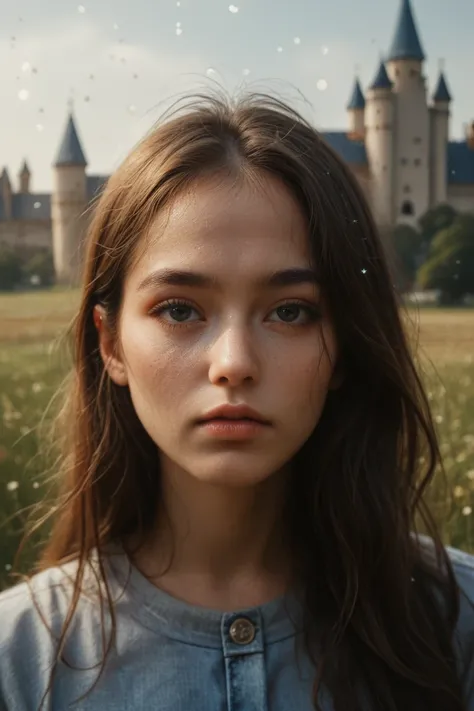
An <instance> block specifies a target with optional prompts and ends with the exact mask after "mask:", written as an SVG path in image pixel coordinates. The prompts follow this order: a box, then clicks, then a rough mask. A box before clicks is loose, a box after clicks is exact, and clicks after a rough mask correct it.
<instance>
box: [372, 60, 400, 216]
mask: <svg viewBox="0 0 474 711" xmlns="http://www.w3.org/2000/svg"><path fill="white" fill-rule="evenodd" d="M393 124H394V97H393V93H392V83H391V81H390V79H389V78H388V75H387V71H386V69H385V65H384V63H383V62H381V63H380V67H379V70H378V72H377V75H376V77H375V79H374V81H373V82H372V84H371V85H370V87H369V90H368V92H367V100H366V104H365V148H366V151H367V158H368V161H369V165H370V171H371V178H372V180H371V187H370V190H371V202H372V210H373V212H374V216H375V219H376V221H377V223H378V224H379V225H381V226H383V227H387V226H391V225H392V224H393V221H394V214H393V213H394V207H393V174H394V164H393V159H394V136H393Z"/></svg>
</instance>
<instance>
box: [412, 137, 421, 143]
mask: <svg viewBox="0 0 474 711" xmlns="http://www.w3.org/2000/svg"><path fill="white" fill-rule="evenodd" d="M413 143H421V138H420V137H419V136H417V137H416V138H414V139H413Z"/></svg>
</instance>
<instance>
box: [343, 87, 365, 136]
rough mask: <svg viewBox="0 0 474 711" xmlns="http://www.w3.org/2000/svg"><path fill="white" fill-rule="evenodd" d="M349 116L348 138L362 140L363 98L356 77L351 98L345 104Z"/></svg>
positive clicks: (363, 130) (363, 120) (363, 122)
mask: <svg viewBox="0 0 474 711" xmlns="http://www.w3.org/2000/svg"><path fill="white" fill-rule="evenodd" d="M347 113H348V116H349V138H351V139H352V140H353V141H362V140H363V139H364V136H365V116H364V114H365V98H364V94H363V93H362V89H361V86H360V82H359V80H358V79H356V81H355V84H354V90H353V92H352V96H351V99H350V101H349V103H348V105H347Z"/></svg>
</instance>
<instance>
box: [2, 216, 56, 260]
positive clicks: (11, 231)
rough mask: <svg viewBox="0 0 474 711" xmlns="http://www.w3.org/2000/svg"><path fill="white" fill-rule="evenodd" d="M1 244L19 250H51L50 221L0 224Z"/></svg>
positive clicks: (6, 222) (15, 221)
mask: <svg viewBox="0 0 474 711" xmlns="http://www.w3.org/2000/svg"><path fill="white" fill-rule="evenodd" d="M0 244H3V245H6V246H8V247H11V248H12V249H15V250H19V251H20V252H21V251H22V249H25V248H28V249H30V248H32V249H51V248H52V226H51V221H50V220H37V221H33V220H30V221H27V220H8V221H2V222H0Z"/></svg>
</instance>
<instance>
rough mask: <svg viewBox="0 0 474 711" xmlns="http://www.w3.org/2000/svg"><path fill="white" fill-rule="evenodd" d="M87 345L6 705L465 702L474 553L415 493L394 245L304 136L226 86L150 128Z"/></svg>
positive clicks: (193, 708)
mask: <svg viewBox="0 0 474 711" xmlns="http://www.w3.org/2000/svg"><path fill="white" fill-rule="evenodd" d="M74 334H75V345H74V349H75V351H74V368H73V377H72V381H71V388H70V392H69V394H68V398H67V402H66V406H65V409H64V411H63V412H62V414H61V415H60V422H61V424H62V426H63V427H64V437H63V440H62V442H63V457H62V466H61V467H60V480H61V491H60V495H59V499H58V505H57V507H56V508H55V509H54V526H53V528H52V533H51V536H50V538H49V540H48V542H47V545H46V547H45V549H44V551H43V553H42V556H41V559H40V561H39V565H38V568H37V569H35V571H34V573H35V574H34V575H32V576H30V578H29V579H28V580H27V581H26V582H23V583H20V584H18V585H16V586H15V587H13V588H11V589H10V590H8V591H5V592H4V593H2V595H1V596H0V651H1V653H0V699H1V702H2V703H3V707H4V708H6V709H8V711H36V710H37V709H38V708H51V709H53V710H54V711H62V710H63V709H69V708H77V709H87V710H88V711H99V710H100V711H125V710H127V711H128V710H129V709H130V710H132V709H133V710H134V711H139V710H141V709H143V710H145V709H146V710H147V711H148V710H149V709H156V711H203V710H205V711H213V710H215V711H217V710H220V711H224V709H226V711H288V710H290V709H291V711H311V709H320V710H321V711H333V710H335V711H369V710H373V711H461V710H464V711H466V710H470V711H472V710H473V709H474V670H473V646H474V615H473V611H472V605H471V598H472V597H473V596H474V558H472V557H471V556H469V555H467V554H463V553H461V552H460V551H457V550H453V549H447V548H445V547H444V546H443V544H442V542H441V540H440V538H439V536H438V533H437V531H436V527H435V525H434V523H433V522H432V519H431V518H430V515H429V513H428V511H427V509H426V507H425V506H424V504H423V498H422V494H423V492H424V489H425V488H426V485H427V484H428V483H429V481H430V480H431V478H432V476H433V473H434V470H435V467H436V465H437V463H438V461H439V450H438V446H437V441H436V435H435V430H434V427H433V422H432V419H431V415H430V410H429V405H428V401H427V398H426V396H425V394H424V391H423V387H422V384H421V382H420V378H419V376H418V374H417V372H416V369H415V367H414V364H413V361H412V357H411V354H410V349H409V347H408V345H407V340H406V336H405V333H404V329H403V327H402V322H401V316H400V310H399V303H398V300H397V297H396V294H395V290H394V287H393V284H392V278H391V275H390V270H389V268H388V266H387V261H386V257H385V250H384V248H383V245H382V243H381V240H380V238H379V236H378V234H377V230H376V228H375V226H374V222H373V220H372V217H371V215H370V212H369V209H368V207H367V203H366V201H365V199H364V196H363V194H362V192H361V189H360V188H359V185H358V183H357V181H356V179H355V178H354V177H353V175H352V174H351V172H350V171H349V170H348V169H347V168H346V167H345V166H344V164H343V163H342V162H341V160H340V158H338V156H337V155H336V154H335V153H334V152H333V151H332V150H331V149H330V148H329V147H328V146H327V145H326V144H325V142H324V141H323V140H322V139H321V138H320V136H319V135H318V133H317V132H316V131H315V130H314V129H313V128H312V127H311V126H309V125H308V124H307V123H305V122H304V120H303V119H302V118H301V117H300V116H298V115H297V114H296V113H294V112H293V111H291V110H290V109H289V108H288V107H286V106H284V105H283V104H281V103H280V102H278V101H276V100H271V99H270V98H265V97H259V96H250V97H247V98H244V99H242V100H239V101H238V102H235V103H233V102H228V101H226V100H224V99H220V98H211V99H208V100H201V101H200V102H198V103H197V104H193V105H188V106H187V107H185V108H184V109H183V110H182V111H181V112H178V114H176V115H174V116H173V117H171V118H169V119H168V120H167V121H166V122H165V123H163V124H162V125H161V126H159V127H158V128H157V129H156V130H154V131H153V132H152V133H151V134H150V135H149V136H147V137H146V138H145V140H144V141H143V142H142V143H141V144H140V145H139V146H138V147H137V148H136V149H135V150H134V151H133V152H132V153H131V155H130V156H129V157H128V158H127V160H126V161H125V162H124V164H123V165H122V166H121V167H120V168H119V169H118V170H117V172H116V173H115V174H114V175H113V176H112V177H111V178H110V180H109V182H108V184H107V187H106V189H105V190H104V193H103V195H102V196H101V198H100V200H99V202H98V204H97V205H96V207H95V210H94V216H93V221H92V224H91V226H90V230H89V234H88V237H87V244H86V252H85V270H84V277H83V286H82V298H81V304H80V308H79V313H78V315H77V319H76V321H75V329H74ZM422 455H423V456H424V461H425V462H426V464H425V466H424V468H423V465H422V461H423V460H422ZM418 514H420V515H421V516H422V517H423V519H424V521H425V524H426V527H427V528H425V530H427V531H429V533H430V535H429V536H425V537H420V536H418V535H417V534H416V526H415V516H416V515H418Z"/></svg>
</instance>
